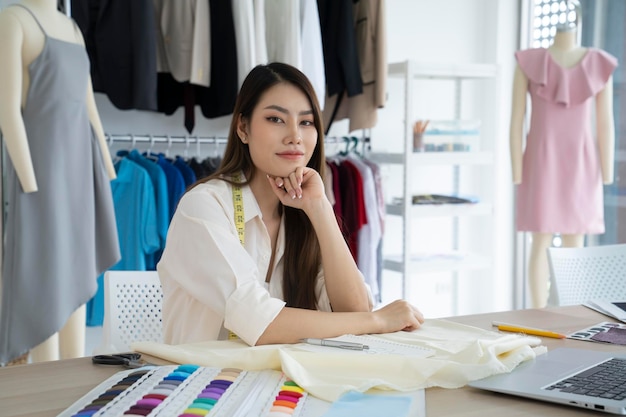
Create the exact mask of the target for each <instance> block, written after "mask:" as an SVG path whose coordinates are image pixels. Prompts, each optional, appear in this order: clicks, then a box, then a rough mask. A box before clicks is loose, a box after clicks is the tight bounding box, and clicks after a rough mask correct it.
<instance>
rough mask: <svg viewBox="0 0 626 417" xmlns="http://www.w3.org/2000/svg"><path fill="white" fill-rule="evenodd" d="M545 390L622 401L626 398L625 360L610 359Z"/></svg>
mask: <svg viewBox="0 0 626 417" xmlns="http://www.w3.org/2000/svg"><path fill="white" fill-rule="evenodd" d="M545 389H548V390H558V391H560V392H571V393H574V394H581V395H588V396H591V397H599V398H607V399H611V400H623V399H624V398H626V359H616V358H613V359H610V360H608V361H606V362H603V363H601V364H598V365H596V366H594V367H592V368H589V369H587V370H585V371H582V372H580V373H578V374H576V375H574V376H571V377H568V378H565V379H563V380H561V381H558V382H556V383H555V384H552V385H550V386H548V387H546V388H545Z"/></svg>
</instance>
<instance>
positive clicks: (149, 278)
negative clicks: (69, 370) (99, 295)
mask: <svg viewBox="0 0 626 417" xmlns="http://www.w3.org/2000/svg"><path fill="white" fill-rule="evenodd" d="M162 302H163V293H162V291H161V282H160V281H159V275H158V274H157V272H156V271H107V272H105V274H104V323H103V326H102V343H101V344H100V346H99V347H97V348H96V349H95V350H94V354H107V353H121V352H128V351H130V350H131V349H130V344H131V343H133V342H138V341H151V342H162V341H163V329H162V323H161V305H162Z"/></svg>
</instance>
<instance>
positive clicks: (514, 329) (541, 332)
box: [492, 321, 567, 339]
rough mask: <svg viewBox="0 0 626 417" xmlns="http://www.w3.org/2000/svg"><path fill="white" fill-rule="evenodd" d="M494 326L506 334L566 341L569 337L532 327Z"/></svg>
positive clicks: (503, 324)
mask: <svg viewBox="0 0 626 417" xmlns="http://www.w3.org/2000/svg"><path fill="white" fill-rule="evenodd" d="M492 325H493V326H495V327H497V328H498V330H500V331H504V332H514V333H524V334H528V335H532V336H543V337H551V338H554V339H565V338H566V337H567V336H566V335H564V334H561V333H557V332H553V331H550V330H543V329H534V328H532V327H524V326H520V325H517V324H509V323H499V322H496V321H494V322H493V323H492Z"/></svg>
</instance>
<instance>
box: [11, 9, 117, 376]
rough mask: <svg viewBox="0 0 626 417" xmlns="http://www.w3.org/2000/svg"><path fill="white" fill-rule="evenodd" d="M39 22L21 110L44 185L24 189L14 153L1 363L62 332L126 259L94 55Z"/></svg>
mask: <svg viewBox="0 0 626 417" xmlns="http://www.w3.org/2000/svg"><path fill="white" fill-rule="evenodd" d="M19 6H20V7H23V8H24V9H26V10H28V11H29V13H31V15H32V12H30V10H29V9H27V8H26V7H24V6H21V5H19ZM33 19H35V21H36V22H37V24H38V25H39V27H40V29H41V31H42V32H43V35H44V37H45V42H44V46H43V50H42V51H41V54H40V55H39V56H38V57H37V58H35V60H34V61H33V62H32V63H31V64H30V66H29V68H28V73H29V79H30V84H29V90H28V92H27V96H26V103H25V106H24V108H23V111H22V117H23V120H24V126H25V128H26V135H27V138H28V146H29V149H30V153H31V159H32V164H33V168H34V171H35V176H36V178H37V185H38V191H36V192H33V193H24V192H23V191H22V189H21V187H20V184H19V180H18V178H17V176H16V173H15V169H14V167H13V165H12V164H11V161H10V160H8V161H7V176H6V196H7V202H8V204H7V207H6V209H7V214H6V235H5V246H4V251H5V252H4V253H5V256H4V265H3V273H2V303H1V308H2V310H1V313H0V363H2V364H4V363H7V362H8V361H10V360H11V359H13V358H16V357H18V356H20V355H21V354H23V353H24V352H26V351H28V350H29V349H31V348H33V347H35V346H36V345H38V344H40V343H42V342H43V341H45V340H46V339H48V338H49V337H50V336H52V335H53V334H54V333H56V332H58V331H59V330H60V329H61V328H62V327H63V325H64V324H65V323H66V321H67V319H68V318H69V317H70V315H71V314H72V313H73V312H74V311H75V310H76V309H77V308H78V307H80V306H81V305H83V304H85V303H86V302H87V301H88V300H89V299H90V298H91V296H93V294H94V293H95V292H96V278H97V276H98V274H100V273H101V272H102V271H104V270H106V269H107V268H109V267H110V266H111V265H113V264H114V263H115V262H117V261H118V260H119V258H120V250H119V245H118V237H117V232H116V227H115V212H114V208H113V199H112V196H111V187H110V184H109V178H108V176H107V173H106V169H105V166H104V161H103V157H102V153H101V150H100V146H99V144H98V140H97V138H96V135H95V134H94V132H93V130H92V128H91V125H90V122H89V115H88V112H87V105H86V101H85V100H86V97H87V88H88V86H89V59H88V56H87V53H86V52H85V49H84V48H83V46H82V45H80V44H75V43H71V42H66V41H62V40H59V39H55V38H51V37H49V36H48V34H47V33H46V31H45V30H44V29H43V27H42V26H41V24H40V23H39V21H38V20H37V18H36V17H35V16H34V15H33ZM77 31H78V29H77Z"/></svg>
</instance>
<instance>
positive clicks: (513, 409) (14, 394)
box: [0, 306, 624, 417]
mask: <svg viewBox="0 0 626 417" xmlns="http://www.w3.org/2000/svg"><path fill="white" fill-rule="evenodd" d="M449 319H450V320H453V321H456V322H459V323H464V324H468V325H472V326H477V327H481V328H485V329H491V328H492V327H491V322H492V321H494V320H497V321H503V322H511V323H516V324H522V325H526V326H529V327H539V328H544V329H550V330H554V331H557V332H560V333H572V332H574V331H576V330H579V329H582V328H585V327H588V326H592V325H594V324H597V323H600V322H602V321H611V320H610V319H609V318H608V317H606V316H603V315H601V314H598V313H596V312H594V311H592V310H590V309H588V308H586V307H582V306H571V307H558V308H551V309H541V310H532V309H530V310H517V311H506V312H497V313H489V314H477V315H471V316H458V317H451V318H449ZM543 341H544V344H545V345H546V346H547V347H548V348H549V349H554V348H557V347H565V346H567V347H578V348H585V349H594V350H606V351H610V350H621V351H622V352H623V351H624V347H622V346H615V345H607V344H601V343H589V342H582V341H577V340H570V339H549V338H543ZM147 359H148V360H149V361H150V362H153V363H167V362H164V361H160V360H158V359H156V358H147ZM120 370H121V368H119V367H107V366H98V365H93V364H92V363H91V359H90V358H78V359H69V360H61V361H52V362H43V363H36V364H30V365H18V366H11V367H6V368H0V416H2V417H4V416H7V417H8V416H11V417H18V416H29V417H43V416H56V415H57V414H58V413H60V412H62V411H63V410H64V409H66V408H67V407H69V406H70V405H71V404H73V403H74V402H75V401H77V400H78V399H79V398H81V397H82V396H83V395H85V394H86V393H87V392H89V391H90V390H91V389H93V388H94V387H95V386H97V385H98V384H100V383H101V382H102V381H104V380H105V379H107V378H108V377H110V376H111V375H113V374H115V373H116V372H118V371H120ZM426 415H427V416H428V417H436V416H442V417H443V416H446V417H447V416H477V417H490V416H499V417H500V416H506V417H515V416H564V415H567V416H570V415H571V416H576V415H581V416H582V415H595V416H598V415H602V414H599V413H596V412H593V411H587V410H584V409H574V408H570V407H565V406H559V405H552V404H547V403H543V402H539V401H532V400H526V399H521V398H516V397H511V396H507V395H502V394H495V393H490V392H485V391H481V390H478V389H474V388H469V387H464V388H461V389H453V390H450V389H443V388H429V389H427V390H426Z"/></svg>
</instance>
